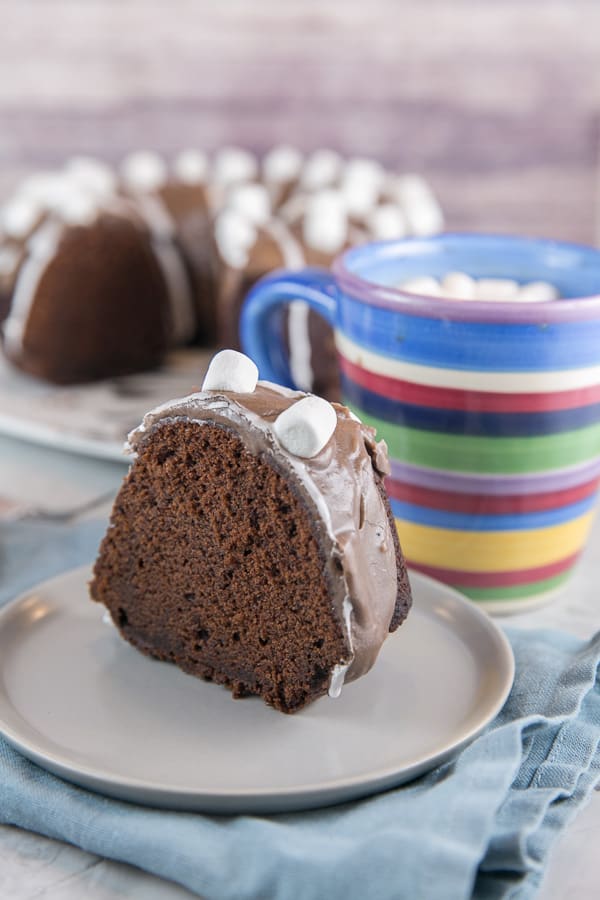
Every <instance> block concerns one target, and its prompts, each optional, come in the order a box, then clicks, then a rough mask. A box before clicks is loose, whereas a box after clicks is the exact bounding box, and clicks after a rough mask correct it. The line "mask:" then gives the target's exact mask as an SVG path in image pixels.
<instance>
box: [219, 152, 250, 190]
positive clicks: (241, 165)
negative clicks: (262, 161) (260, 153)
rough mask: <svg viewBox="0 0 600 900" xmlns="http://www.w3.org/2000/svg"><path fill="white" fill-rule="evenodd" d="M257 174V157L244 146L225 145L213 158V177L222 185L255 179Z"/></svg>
mask: <svg viewBox="0 0 600 900" xmlns="http://www.w3.org/2000/svg"><path fill="white" fill-rule="evenodd" d="M257 174H258V162H257V160H256V157H255V156H254V154H253V153H250V151H248V150H244V149H242V147H223V148H222V149H221V150H219V152H218V153H217V154H216V156H215V158H214V160H213V171H212V175H213V179H214V180H215V182H216V183H217V184H220V185H229V184H236V183H239V182H241V181H253V180H254V179H255V178H256V176H257Z"/></svg>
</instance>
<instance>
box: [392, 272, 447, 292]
mask: <svg viewBox="0 0 600 900" xmlns="http://www.w3.org/2000/svg"><path fill="white" fill-rule="evenodd" d="M399 288H400V290H401V291H407V293H409V294H419V296H421V297H441V296H442V286H441V285H440V283H439V281H436V279H435V278H432V277H431V276H430V275H419V276H417V277H416V278H409V279H408V280H407V281H403V282H402V284H400V285H399Z"/></svg>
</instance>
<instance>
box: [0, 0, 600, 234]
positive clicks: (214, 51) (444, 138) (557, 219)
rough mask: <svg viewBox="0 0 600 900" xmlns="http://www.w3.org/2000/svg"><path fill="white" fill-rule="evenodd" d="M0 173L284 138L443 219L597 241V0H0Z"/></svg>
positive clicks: (6, 182)
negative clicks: (427, 192)
mask: <svg viewBox="0 0 600 900" xmlns="http://www.w3.org/2000/svg"><path fill="white" fill-rule="evenodd" d="M0 22H1V29H0V193H5V192H6V191H7V190H8V188H9V186H10V184H11V183H12V182H13V181H14V179H15V177H16V176H18V175H19V174H20V173H21V172H24V171H28V170H30V169H32V168H35V167H36V166H39V165H41V164H47V163H54V162H59V161H60V160H62V159H63V158H64V157H65V156H66V155H68V154H70V153H73V152H78V153H80V152H83V153H95V154H101V155H104V156H106V157H110V158H112V159H117V158H118V157H119V156H121V155H122V154H123V153H124V152H126V151H128V150H130V149H133V148H140V147H152V148H158V149H161V150H164V151H166V152H170V151H173V150H175V149H177V148H180V147H183V146H188V145H197V146H200V147H205V148H207V149H211V148H214V147H217V146H219V145H220V144H222V143H224V142H236V143H242V144H245V145H247V146H250V147H253V148H255V149H257V150H262V149H264V148H266V147H268V146H269V145H271V144H272V143H274V142H279V141H291V142H292V143H295V144H297V145H299V146H300V147H302V148H304V149H307V150H308V149H310V148H313V147H317V146H320V145H329V146H333V147H337V148H339V149H340V150H343V151H346V152H348V153H357V154H367V155H373V156H377V157H380V158H381V159H382V160H384V161H385V162H387V163H389V164H392V165H394V166H397V167H398V168H400V169H403V170H416V171H421V172H423V173H424V174H426V175H427V176H428V177H429V178H430V179H431V181H432V183H433V184H434V186H435V188H436V189H437V191H438V193H439V195H440V197H441V199H442V202H443V204H444V206H445V208H446V210H447V212H448V224H449V226H450V227H452V228H471V227H473V228H481V229H488V230H513V231H519V232H522V233H530V234H540V235H550V236H556V237H562V238H570V239H573V240H583V241H587V242H592V241H597V240H598V239H599V237H600V234H599V231H598V221H597V219H598V215H597V210H598V202H597V190H598V183H599V179H598V156H599V154H598V145H599V132H600V128H599V121H600V2H598V0H339V2H336V0H329V2H326V0H321V2H319V0H222V2H218V0H214V2H207V0H195V2H194V0H170V2H157V0H154V2H152V0H43V2H42V0H0Z"/></svg>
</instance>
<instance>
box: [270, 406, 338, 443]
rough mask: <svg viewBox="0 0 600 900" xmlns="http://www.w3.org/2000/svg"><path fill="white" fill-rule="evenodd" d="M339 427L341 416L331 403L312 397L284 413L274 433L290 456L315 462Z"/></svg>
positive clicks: (278, 417)
mask: <svg viewBox="0 0 600 900" xmlns="http://www.w3.org/2000/svg"><path fill="white" fill-rule="evenodd" d="M336 425H337V414H336V411H335V409H334V408H333V406H332V405H331V403H328V402H327V400H323V399H322V398H321V397H316V396H314V395H313V394H311V395H310V396H308V397H303V398H302V400H298V401H297V403H294V404H293V405H292V406H288V408H287V409H286V410H284V411H283V412H282V413H280V415H279V416H277V419H276V420H275V422H274V423H273V432H274V434H275V437H276V438H277V440H278V441H279V443H280V444H281V446H282V447H283V448H284V449H285V450H287V451H288V453H292V454H293V455H294V456H301V457H303V458H304V459H311V458H312V457H313V456H316V455H317V453H320V452H321V450H323V448H324V447H325V446H326V444H327V443H328V441H329V440H330V438H331V436H332V434H333V432H334V431H335V426H336Z"/></svg>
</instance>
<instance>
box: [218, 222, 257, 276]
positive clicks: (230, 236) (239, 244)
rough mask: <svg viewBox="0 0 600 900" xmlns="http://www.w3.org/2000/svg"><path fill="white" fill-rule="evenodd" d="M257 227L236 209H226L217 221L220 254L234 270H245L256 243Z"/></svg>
mask: <svg viewBox="0 0 600 900" xmlns="http://www.w3.org/2000/svg"><path fill="white" fill-rule="evenodd" d="M256 238H257V231H256V227H255V226H254V225H253V223H252V222H250V221H249V220H248V219H247V218H246V217H245V216H243V215H242V214H241V213H240V212H238V210H236V209H226V210H224V211H223V212H222V213H220V215H218V216H217V219H216V221H215V240H216V242H217V247H218V248H219V253H220V254H221V256H222V257H223V259H224V260H225V262H226V263H227V265H229V266H231V267H232V268H234V269H241V268H243V267H244V266H245V265H246V263H247V262H248V257H249V255H250V250H251V249H252V247H253V245H254V243H255V242H256Z"/></svg>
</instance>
